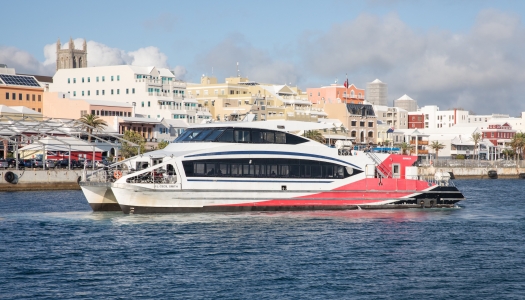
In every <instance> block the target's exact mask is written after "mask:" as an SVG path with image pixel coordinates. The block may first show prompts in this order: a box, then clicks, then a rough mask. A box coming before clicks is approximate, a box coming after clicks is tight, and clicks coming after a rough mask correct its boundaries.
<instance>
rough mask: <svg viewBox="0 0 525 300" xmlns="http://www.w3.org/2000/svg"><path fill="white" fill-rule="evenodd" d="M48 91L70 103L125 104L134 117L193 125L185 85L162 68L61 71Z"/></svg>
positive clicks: (195, 107) (194, 118) (191, 102)
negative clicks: (65, 95) (67, 97)
mask: <svg viewBox="0 0 525 300" xmlns="http://www.w3.org/2000/svg"><path fill="white" fill-rule="evenodd" d="M49 91H56V92H67V93H69V94H70V97H71V98H72V99H74V98H77V97H78V98H81V99H94V100H109V101H117V102H123V103H129V104H132V105H133V106H134V109H135V110H134V115H135V116H136V117H142V118H156V119H159V120H160V119H162V118H165V119H180V120H184V121H185V122H186V123H196V122H197V111H198V104H197V101H196V100H195V99H192V98H187V97H185V91H186V83H184V82H182V81H180V80H177V79H176V78H175V76H174V75H173V74H172V72H171V71H169V70H168V69H164V68H156V67H137V66H130V65H120V66H105V67H89V68H79V69H61V70H58V71H57V72H56V73H55V76H53V83H52V84H50V86H49Z"/></svg>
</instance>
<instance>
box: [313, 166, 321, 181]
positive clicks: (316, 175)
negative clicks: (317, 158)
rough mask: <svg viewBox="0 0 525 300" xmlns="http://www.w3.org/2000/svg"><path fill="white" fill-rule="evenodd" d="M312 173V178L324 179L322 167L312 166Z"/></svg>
mask: <svg viewBox="0 0 525 300" xmlns="http://www.w3.org/2000/svg"><path fill="white" fill-rule="evenodd" d="M311 171H312V177H314V178H319V177H322V175H323V174H322V172H321V166H315V165H314V166H311Z"/></svg>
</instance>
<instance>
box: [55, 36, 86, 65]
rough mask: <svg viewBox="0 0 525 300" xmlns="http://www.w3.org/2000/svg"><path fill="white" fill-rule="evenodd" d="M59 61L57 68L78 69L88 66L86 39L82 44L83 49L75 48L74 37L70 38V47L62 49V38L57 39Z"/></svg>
mask: <svg viewBox="0 0 525 300" xmlns="http://www.w3.org/2000/svg"><path fill="white" fill-rule="evenodd" d="M56 47H57V51H56V53H57V63H56V66H57V67H56V69H57V70H60V69H76V68H87V44H86V40H84V43H83V44H82V49H75V43H73V39H72V38H69V43H68V48H67V49H62V48H61V44H60V39H58V41H57V45H56Z"/></svg>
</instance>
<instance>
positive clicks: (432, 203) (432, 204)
mask: <svg viewBox="0 0 525 300" xmlns="http://www.w3.org/2000/svg"><path fill="white" fill-rule="evenodd" d="M429 204H430V207H429V208H432V207H434V200H430V202H429Z"/></svg>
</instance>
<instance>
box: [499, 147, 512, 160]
mask: <svg viewBox="0 0 525 300" xmlns="http://www.w3.org/2000/svg"><path fill="white" fill-rule="evenodd" d="M501 153H502V154H503V156H505V159H507V160H508V159H509V157H510V156H513V155H514V151H513V150H512V149H503V151H501Z"/></svg>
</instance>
